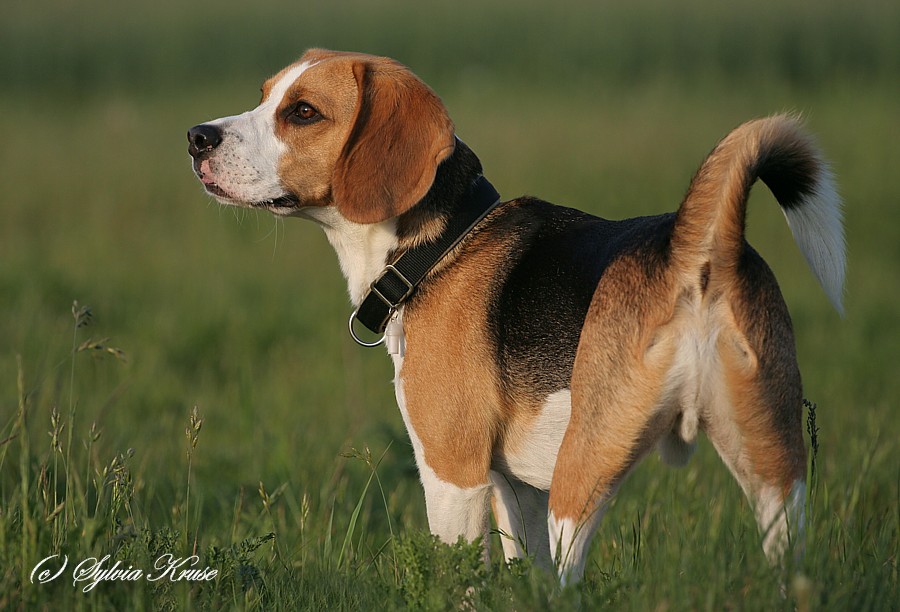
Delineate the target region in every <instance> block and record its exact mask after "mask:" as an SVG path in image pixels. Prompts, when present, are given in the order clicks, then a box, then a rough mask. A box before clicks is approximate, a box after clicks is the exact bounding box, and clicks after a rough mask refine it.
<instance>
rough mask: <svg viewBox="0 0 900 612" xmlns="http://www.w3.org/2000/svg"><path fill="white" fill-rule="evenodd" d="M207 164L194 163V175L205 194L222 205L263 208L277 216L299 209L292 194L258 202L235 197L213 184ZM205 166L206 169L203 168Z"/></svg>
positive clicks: (204, 162)
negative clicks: (201, 184)
mask: <svg viewBox="0 0 900 612" xmlns="http://www.w3.org/2000/svg"><path fill="white" fill-rule="evenodd" d="M207 164H208V162H206V160H203V161H202V162H198V161H194V164H193V166H194V174H196V175H197V178H198V179H200V182H201V183H203V187H204V189H206V192H207V193H208V194H210V195H211V196H213V197H215V198H216V199H217V200H219V201H220V202H222V203H223V204H228V205H231V206H246V207H249V208H264V209H266V210H269V211H271V212H273V213H278V214H285V213H289V212H291V211H293V210H296V209H298V208H300V199H299V198H297V196H295V195H294V194H292V193H285V194H284V195H282V196H279V197H277V198H271V199H266V200H258V201H247V200H244V199H242V198H238V197H235V196H234V195H232V194H230V193H229V192H228V191H226V190H225V189H223V188H222V187H221V186H219V184H218V183H216V182H215V179H214V178H213V176H212V175H211V173H210V172H209V167H208V165H207ZM205 165H206V167H204V166H205Z"/></svg>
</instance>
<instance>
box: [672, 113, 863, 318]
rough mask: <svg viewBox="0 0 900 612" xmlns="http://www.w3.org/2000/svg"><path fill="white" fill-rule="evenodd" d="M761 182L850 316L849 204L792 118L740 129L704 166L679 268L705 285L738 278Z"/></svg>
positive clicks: (684, 219) (676, 236)
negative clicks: (729, 273) (846, 289)
mask: <svg viewBox="0 0 900 612" xmlns="http://www.w3.org/2000/svg"><path fill="white" fill-rule="evenodd" d="M756 179H762V181H763V182H764V183H765V184H766V185H767V186H768V187H769V189H770V190H771V191H772V194H773V195H774V196H775V198H776V199H777V200H778V204H779V205H780V206H781V210H782V212H783V213H784V215H785V217H786V218H787V222H788V226H789V227H790V229H791V233H793V235H794V240H796V242H797V244H798V245H799V247H800V250H801V251H802V252H803V255H804V256H805V257H806V261H807V263H809V267H810V268H812V271H813V274H815V276H816V278H817V279H818V280H819V283H820V284H821V285H822V288H823V289H824V290H825V293H826V294H827V295H828V298H829V299H830V300H831V303H832V304H834V307H835V308H836V309H837V310H838V312H840V313H841V314H843V306H842V298H843V286H844V267H845V255H844V229H843V224H842V214H841V201H840V198H839V197H838V195H837V192H836V190H835V187H834V184H833V182H832V179H831V174H830V172H829V170H828V167H827V165H826V164H825V162H824V161H823V159H822V157H821V155H820V154H819V151H818V149H817V148H816V147H815V146H814V145H813V143H812V140H811V139H810V137H809V136H808V135H806V134H805V133H804V132H803V131H802V130H801V127H800V123H799V121H798V120H797V119H796V118H795V117H792V116H790V115H776V116H773V117H768V118H766V119H757V120H755V121H749V122H747V123H745V124H743V125H741V126H739V127H738V128H736V129H735V130H733V131H732V132H731V133H730V134H728V136H726V137H725V138H724V139H723V140H722V141H721V142H719V144H718V145H716V148H715V149H713V151H712V152H711V153H710V154H709V156H708V157H707V158H706V160H705V161H704V162H703V164H702V165H701V166H700V169H699V170H698V171H697V174H696V175H694V178H693V180H692V181H691V186H690V189H688V192H687V195H686V196H685V198H684V202H682V204H681V207H680V208H679V210H678V215H677V218H676V221H675V229H674V233H673V235H672V253H673V255H674V257H675V258H676V261H677V262H678V265H679V267H680V268H681V269H683V270H690V271H692V272H696V273H697V276H696V278H698V279H701V281H700V282H701V284H702V285H705V283H706V282H708V280H709V274H710V272H711V271H712V272H713V273H715V271H716V270H720V271H721V270H735V268H736V266H737V264H738V261H739V258H740V255H741V253H742V251H743V248H744V219H745V213H746V208H747V197H748V196H749V193H750V187H751V186H752V185H753V183H754V182H756Z"/></svg>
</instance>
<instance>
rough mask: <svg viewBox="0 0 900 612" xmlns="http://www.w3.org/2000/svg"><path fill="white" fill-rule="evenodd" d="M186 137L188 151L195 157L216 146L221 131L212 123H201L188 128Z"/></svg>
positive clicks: (220, 139)
mask: <svg viewBox="0 0 900 612" xmlns="http://www.w3.org/2000/svg"><path fill="white" fill-rule="evenodd" d="M187 138H188V142H189V143H190V144H189V145H188V153H190V154H191V157H194V158H196V157H200V156H202V155H203V154H204V153H208V152H209V151H212V150H213V149H215V148H216V147H218V146H219V143H221V142H222V132H220V131H219V128H217V127H215V126H213V125H210V124H208V123H202V124H200V125H195V126H194V127H192V128H191V129H189V130H188V133H187Z"/></svg>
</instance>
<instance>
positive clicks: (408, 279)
mask: <svg viewBox="0 0 900 612" xmlns="http://www.w3.org/2000/svg"><path fill="white" fill-rule="evenodd" d="M499 203H500V194H499V193H497V190H496V189H494V186H493V185H491V183H490V182H489V181H488V180H487V179H486V178H484V177H483V176H479V177H478V178H476V179H475V181H474V182H473V183H472V186H471V187H470V188H469V192H468V193H467V194H466V195H465V197H464V198H463V204H462V206H461V207H460V210H459V211H458V212H457V213H456V214H455V215H453V216H452V217H451V218H450V219H449V220H448V221H447V226H446V227H445V228H444V231H443V232H442V233H441V235H440V236H438V238H437V240H435V241H434V242H429V243H427V244H422V245H419V246H416V247H413V248H410V249H407V250H406V251H405V252H404V253H403V254H402V255H401V256H400V257H398V258H397V259H396V260H394V262H393V263H391V264H390V265H388V266H386V267H385V268H384V270H382V272H381V274H380V275H379V276H378V278H376V279H375V281H374V282H373V283H372V284H371V285H370V286H369V291H368V293H367V294H366V296H365V298H363V301H362V303H360V305H359V308H357V309H356V310H354V311H353V314H351V315H350V321H349V327H350V337H351V338H353V340H354V341H355V342H356V343H357V344H359V345H360V346H365V347H373V346H378V345H380V344H382V343H383V342H384V341H385V336H384V335H382V337H381V338H380V339H379V340H378V341H377V342H365V341H363V340H362V339H360V338H359V336H357V335H356V332H355V331H354V329H353V321H354V320H357V321H359V322H360V323H362V324H363V325H364V326H366V328H368V329H369V330H371V331H372V332H373V333H376V334H381V333H383V332H384V330H385V327H386V326H387V324H388V321H390V319H391V317H392V316H393V315H394V313H395V312H397V310H398V309H399V308H400V306H402V305H403V303H404V302H405V301H406V300H407V299H409V297H410V296H411V295H412V294H413V292H414V291H415V289H416V287H417V286H418V285H419V283H420V282H421V281H422V279H423V278H425V276H426V275H427V274H428V273H429V272H431V270H433V269H434V267H435V266H436V265H437V264H438V262H440V261H441V259H443V258H444V256H445V255H447V253H449V252H450V251H451V250H453V247H455V246H456V245H457V244H459V242H460V240H462V239H463V237H464V236H465V235H466V234H468V233H469V232H470V231H472V229H473V228H474V227H475V226H476V225H478V223H479V222H480V221H481V220H482V219H484V218H485V217H486V216H487V215H488V213H490V212H491V211H492V210H493V209H494V208H495V207H496V206H497V205H498V204H499Z"/></svg>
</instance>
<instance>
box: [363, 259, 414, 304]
mask: <svg viewBox="0 0 900 612" xmlns="http://www.w3.org/2000/svg"><path fill="white" fill-rule="evenodd" d="M389 274H391V275H392V276H390V277H389V276H388V275H389ZM369 289H370V290H371V291H372V293H374V294H375V295H376V296H378V298H379V299H381V301H382V302H384V303H385V304H386V305H387V306H388V308H390V309H391V310H397V308H399V307H400V304H402V303H403V302H405V301H406V299H407V298H408V297H409V296H411V295H412V293H413V291H414V290H415V285H414V284H413V283H412V281H410V280H409V279H408V278H406V277H405V276H403V273H402V272H400V270H398V269H397V268H395V267H394V264H389V265H387V266H386V267H385V268H384V271H383V272H382V273H381V276H379V277H378V278H376V279H375V282H373V283H372V285H371V286H370V287H369ZM401 291H402V293H400V292H401Z"/></svg>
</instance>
